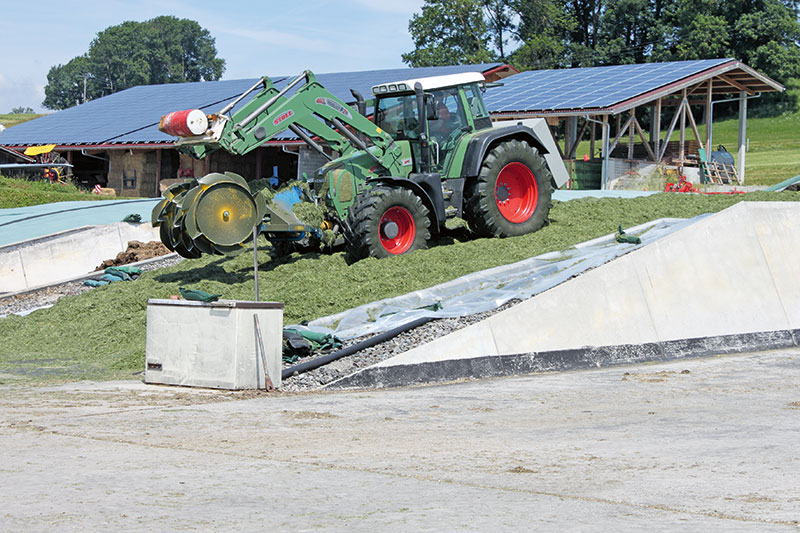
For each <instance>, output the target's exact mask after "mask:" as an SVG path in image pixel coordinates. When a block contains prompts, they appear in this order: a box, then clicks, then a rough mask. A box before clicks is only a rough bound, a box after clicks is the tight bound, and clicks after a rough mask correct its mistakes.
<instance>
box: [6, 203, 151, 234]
mask: <svg viewBox="0 0 800 533" xmlns="http://www.w3.org/2000/svg"><path fill="white" fill-rule="evenodd" d="M159 200H160V198H152V199H144V200H141V199H137V200H124V199H123V200H93V201H90V200H85V201H72V202H54V203H52V204H42V205H33V206H28V207H14V208H10V209H0V246H4V245H6V244H11V243H17V242H22V241H26V240H29V239H34V238H36V237H43V236H45V235H51V234H53V233H58V232H61V231H66V230H70V229H75V228H80V227H83V226H95V225H100V224H112V223H114V222H119V221H121V220H122V219H123V218H124V217H125V216H126V215H130V214H133V213H137V214H139V215H140V216H141V217H142V220H145V221H147V220H150V212H151V211H152V210H153V207H155V205H156V204H157V203H158V202H159Z"/></svg>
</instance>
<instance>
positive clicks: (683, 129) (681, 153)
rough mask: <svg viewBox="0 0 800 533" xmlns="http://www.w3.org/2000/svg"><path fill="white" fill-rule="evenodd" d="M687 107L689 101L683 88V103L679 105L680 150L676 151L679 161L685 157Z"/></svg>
mask: <svg viewBox="0 0 800 533" xmlns="http://www.w3.org/2000/svg"><path fill="white" fill-rule="evenodd" d="M687 107H689V101H688V100H687V99H686V89H684V90H683V105H682V106H681V143H680V151H679V152H678V159H680V160H681V162H683V160H684V159H686V108H687ZM681 166H682V165H681Z"/></svg>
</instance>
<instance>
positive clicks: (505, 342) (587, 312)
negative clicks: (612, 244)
mask: <svg viewBox="0 0 800 533" xmlns="http://www.w3.org/2000/svg"><path fill="white" fill-rule="evenodd" d="M798 227H800V203H797V202H780V203H773V202H768V203H755V202H742V203H739V204H737V205H735V206H733V207H730V208H728V209H726V210H725V211H722V212H720V213H717V214H715V215H712V216H709V217H705V218H703V219H701V220H699V221H697V222H696V223H694V224H692V225H690V226H687V227H686V228H684V229H682V230H681V231H678V232H676V233H673V234H671V235H669V236H667V237H665V238H663V239H661V240H658V241H656V242H654V243H651V244H649V245H647V246H643V247H639V248H637V249H636V250H634V251H632V252H631V253H629V254H627V255H625V256H623V257H621V258H619V259H616V260H614V261H612V262H610V263H607V264H605V265H602V266H600V267H598V268H596V269H594V270H591V271H589V272H586V273H585V274H583V275H581V276H580V277H578V278H575V279H572V280H569V281H568V282H566V283H563V284H562V285H559V286H557V287H554V288H553V289H550V290H549V291H546V292H543V293H541V294H538V295H537V296H534V297H533V298H531V299H529V300H527V301H525V302H522V303H521V304H519V305H517V306H514V307H513V308H510V309H508V310H506V311H503V312H501V313H498V314H496V315H494V316H492V317H490V318H488V319H486V320H484V321H482V322H479V323H476V324H473V325H471V326H469V327H467V328H464V329H462V330H458V331H456V332H453V333H451V334H450V335H447V336H445V337H441V338H439V339H436V340H435V341H433V342H431V343H428V344H426V345H423V346H418V347H417V348H414V349H413V350H410V351H408V352H406V353H403V354H400V355H398V356H396V357H393V358H391V359H387V360H385V361H383V362H381V363H380V364H379V365H377V367H371V368H382V369H383V373H382V378H381V379H383V380H384V381H386V382H392V383H395V382H398V383H399V381H398V379H400V378H397V377H396V376H395V374H398V375H399V374H403V376H407V375H411V374H412V373H413V372H411V371H410V370H407V369H406V370H403V372H400V371H399V370H397V371H395V370H392V369H393V368H394V367H404V366H407V365H428V366H426V367H425V368H427V369H428V371H429V372H431V377H432V378H433V379H432V381H441V380H442V376H440V375H439V374H437V372H440V370H441V368H445V369H450V370H451V371H452V370H453V369H456V368H460V367H458V365H455V364H453V363H451V361H453V360H457V359H469V360H470V362H468V363H467V366H466V367H464V368H467V367H468V368H469V369H470V372H474V371H475V370H476V369H477V368H478V367H477V366H475V363H477V361H475V360H476V359H478V358H482V357H490V358H491V357H498V356H499V357H498V358H500V359H501V360H503V372H508V373H515V372H520V371H525V369H526V368H531V369H535V370H532V371H549V370H555V369H558V368H569V367H570V365H573V366H574V365H578V366H581V365H583V366H586V367H593V366H605V365H609V364H627V363H632V362H637V361H656V360H662V359H664V358H676V357H685V356H690V355H697V354H715V353H734V352H737V351H742V350H757V349H773V348H779V347H785V346H790V345H792V344H793V343H794V342H796V339H795V338H794V337H793V336H792V333H790V332H796V331H798V330H800V232H797V231H796V228H798ZM524 354H531V355H530V357H529V358H527V359H526V358H525V355H524ZM543 354H544V355H545V356H544V357H542V356H543ZM576 361H577V362H576ZM435 364H438V365H439V366H438V367H437V369H434V368H433V366H432V365H435ZM462 366H463V365H462ZM479 366H480V365H479ZM506 367H507V368H506ZM367 370H369V369H367ZM463 373H464V372H461V373H456V374H458V375H454V376H453V379H455V378H456V377H459V376H461V374H463ZM488 375H498V374H496V373H495V374H488ZM393 376H395V377H393ZM364 379H366V378H364ZM404 379H405V378H404ZM362 381H364V380H362ZM420 381H421V379H420V378H419V377H416V378H414V380H413V382H414V383H417V382H420Z"/></svg>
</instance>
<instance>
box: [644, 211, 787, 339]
mask: <svg viewBox="0 0 800 533" xmlns="http://www.w3.org/2000/svg"><path fill="white" fill-rule="evenodd" d="M630 259H631V260H633V261H635V264H636V269H637V273H638V275H639V278H640V279H639V282H640V284H641V287H642V290H643V291H644V293H645V295H646V297H647V305H648V308H649V310H650V319H651V320H652V323H653V324H654V326H655V328H656V330H657V331H658V339H659V340H662V341H665V340H675V339H686V338H694V337H709V336H717V335H730V334H734V333H749V332H754V331H770V330H779V329H787V328H788V322H787V320H786V314H785V312H784V309H783V306H782V305H781V301H780V298H779V297H778V292H777V290H776V288H775V284H774V282H773V279H772V275H771V273H770V270H769V267H768V264H767V261H766V260H765V258H764V255H763V253H762V252H761V245H760V243H759V238H758V235H757V233H756V231H755V230H754V228H753V222H752V220H751V217H750V216H749V213H748V207H747V204H746V203H744V202H743V203H740V204H737V205H735V206H733V207H731V208H729V209H726V210H725V211H723V212H720V213H717V214H715V215H713V216H710V217H707V218H705V219H703V220H701V221H700V222H698V223H696V224H693V225H692V226H691V227H689V228H687V229H686V230H684V231H680V232H677V233H674V234H672V235H669V236H667V237H665V238H664V239H661V240H659V241H656V242H655V243H653V244H652V245H650V246H648V247H646V248H643V249H642V250H639V251H637V252H635V253H634V254H631V256H630Z"/></svg>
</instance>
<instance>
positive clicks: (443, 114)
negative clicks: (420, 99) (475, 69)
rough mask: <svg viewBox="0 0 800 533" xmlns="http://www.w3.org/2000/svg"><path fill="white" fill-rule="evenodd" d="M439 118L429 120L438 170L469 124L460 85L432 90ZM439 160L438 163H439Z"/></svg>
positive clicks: (429, 132)
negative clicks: (459, 89)
mask: <svg viewBox="0 0 800 533" xmlns="http://www.w3.org/2000/svg"><path fill="white" fill-rule="evenodd" d="M430 94H431V95H432V96H433V100H434V105H435V106H436V114H437V118H436V119H435V120H429V121H428V135H429V137H430V140H431V143H432V144H433V143H435V145H434V147H433V150H434V152H433V156H434V157H433V161H434V166H435V167H436V169H437V170H440V171H441V170H443V169H444V168H445V165H446V160H447V156H448V155H449V154H450V153H451V152H452V151H453V149H454V148H455V146H456V144H457V142H458V139H459V137H460V136H461V134H462V133H463V129H462V128H464V127H465V126H468V125H469V124H468V123H467V116H466V114H465V112H464V105H463V103H462V100H461V97H460V95H459V92H458V87H450V88H448V89H439V90H435V91H431V92H430ZM437 162H438V164H437Z"/></svg>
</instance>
